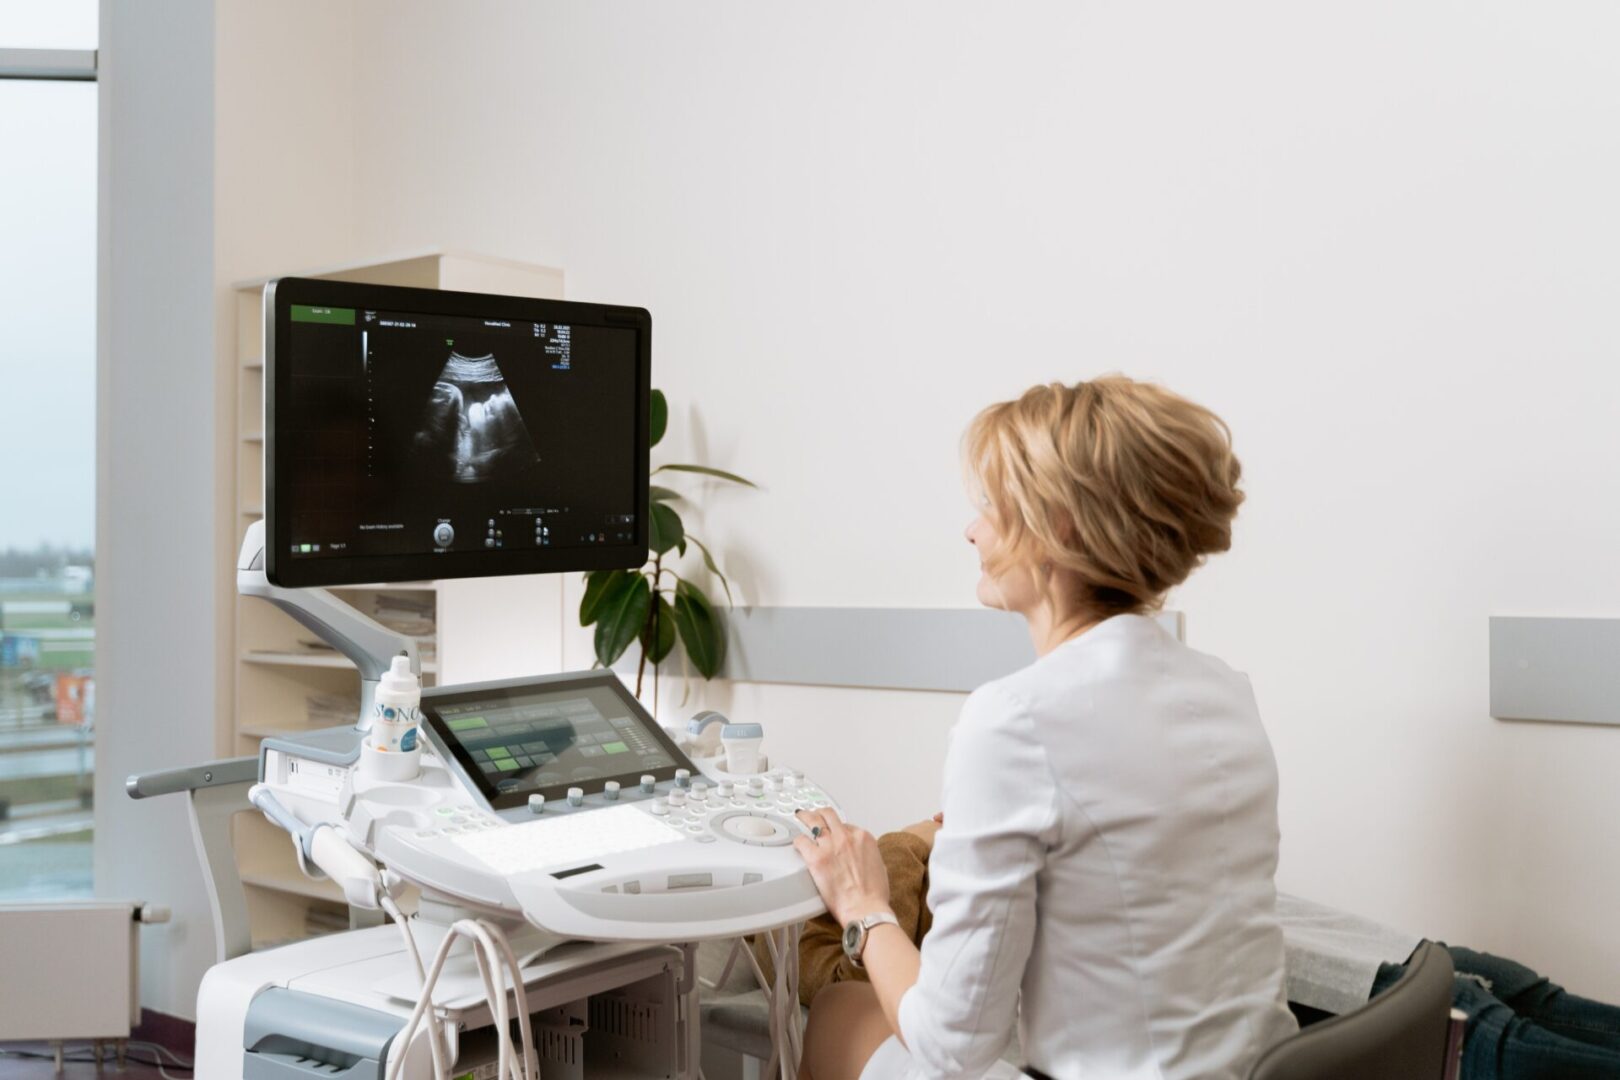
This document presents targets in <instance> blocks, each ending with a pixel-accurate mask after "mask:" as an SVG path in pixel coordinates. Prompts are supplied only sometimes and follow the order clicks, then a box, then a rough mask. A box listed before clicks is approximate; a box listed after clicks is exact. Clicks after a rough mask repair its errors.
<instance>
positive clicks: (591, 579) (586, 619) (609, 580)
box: [579, 570, 630, 626]
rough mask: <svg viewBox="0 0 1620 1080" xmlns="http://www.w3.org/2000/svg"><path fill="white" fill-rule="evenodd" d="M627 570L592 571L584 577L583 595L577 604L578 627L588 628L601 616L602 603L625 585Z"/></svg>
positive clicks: (628, 573) (628, 574) (627, 576)
mask: <svg viewBox="0 0 1620 1080" xmlns="http://www.w3.org/2000/svg"><path fill="white" fill-rule="evenodd" d="M629 577H630V571H629V570H592V571H591V572H590V573H588V574H586V575H585V595H584V597H583V598H582V599H581V600H580V602H579V625H581V626H589V625H591V624H592V623H593V622H595V621H596V620H597V619H598V618H600V617H601V615H602V603H603V601H604V600H606V599H607V598H608V597H609V596H610V595H611V594H612V593H613V592H614V591H615V590H617V589H618V588H620V587H622V586H624V585H625V584H627V579H628V578H629Z"/></svg>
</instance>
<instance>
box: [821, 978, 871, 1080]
mask: <svg viewBox="0 0 1620 1080" xmlns="http://www.w3.org/2000/svg"><path fill="white" fill-rule="evenodd" d="M893 1034H894V1031H893V1030H891V1029H890V1027H889V1021H888V1018H887V1017H885V1016H884V1015H883V1006H881V1005H879V1004H878V999H877V992H876V991H874V990H873V989H872V984H871V983H864V982H841V983H833V984H832V985H831V986H828V987H827V988H826V989H824V990H822V991H821V993H819V994H817V995H816V1000H815V1002H814V1004H812V1005H811V1006H810V1023H809V1025H808V1026H807V1027H806V1028H805V1030H804V1060H803V1061H802V1062H800V1063H799V1077H800V1080H856V1078H857V1077H859V1076H860V1075H861V1070H862V1069H864V1068H866V1063H867V1062H868V1061H870V1060H871V1058H872V1055H873V1054H875V1053H876V1052H877V1048H878V1047H879V1046H881V1045H882V1044H883V1040H884V1039H887V1038H888V1037H889V1036H890V1035H893Z"/></svg>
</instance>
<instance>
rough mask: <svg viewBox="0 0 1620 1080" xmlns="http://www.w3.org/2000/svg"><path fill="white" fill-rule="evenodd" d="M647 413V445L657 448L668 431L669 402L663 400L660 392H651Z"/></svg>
mask: <svg viewBox="0 0 1620 1080" xmlns="http://www.w3.org/2000/svg"><path fill="white" fill-rule="evenodd" d="M649 406H650V408H649V409H648V413H647V445H648V446H649V447H652V446H657V445H658V443H659V440H661V439H662V438H663V437H664V432H665V431H667V430H669V402H668V401H667V400H666V399H665V398H664V392H663V391H662V390H654V391H653V392H652V400H651V401H650V402H649Z"/></svg>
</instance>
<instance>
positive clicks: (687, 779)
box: [675, 769, 692, 788]
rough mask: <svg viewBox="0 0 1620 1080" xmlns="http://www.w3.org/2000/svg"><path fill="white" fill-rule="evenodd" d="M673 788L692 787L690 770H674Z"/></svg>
mask: <svg viewBox="0 0 1620 1080" xmlns="http://www.w3.org/2000/svg"><path fill="white" fill-rule="evenodd" d="M675 786H676V787H678V788H686V787H691V786H692V770H691V769H676V770H675Z"/></svg>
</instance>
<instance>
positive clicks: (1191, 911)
mask: <svg viewBox="0 0 1620 1080" xmlns="http://www.w3.org/2000/svg"><path fill="white" fill-rule="evenodd" d="M943 803H944V811H945V824H944V826H943V827H942V828H941V829H940V831H939V834H938V838H937V840H936V841H935V846H934V852H933V857H932V859H931V862H930V867H929V874H930V878H931V886H930V888H929V893H928V903H929V907H930V908H931V909H932V911H933V916H934V924H933V929H932V930H931V931H930V932H929V934H928V937H927V938H926V939H925V940H924V942H923V947H922V970H921V973H920V975H919V978H918V981H917V984H916V986H914V987H912V989H911V990H909V991H908V992H907V993H906V995H905V996H904V998H902V999H901V1003H900V1031H901V1034H902V1035H903V1036H904V1038H905V1047H901V1046H900V1044H899V1043H897V1042H895V1041H894V1040H893V1039H891V1040H890V1041H889V1042H888V1043H886V1044H884V1046H883V1048H882V1049H881V1050H880V1051H879V1053H878V1054H877V1055H876V1056H875V1057H874V1058H873V1059H872V1061H871V1063H870V1064H869V1065H868V1068H867V1073H866V1075H868V1076H873V1077H876V1076H888V1075H905V1076H928V1077H980V1076H983V1075H985V1073H986V1072H987V1071H988V1070H990V1069H991V1067H992V1066H994V1065H995V1064H996V1061H997V1058H998V1056H999V1055H1000V1054H1001V1053H1002V1052H1003V1051H1004V1050H1005V1049H1006V1047H1007V1044H1008V1041H1009V1039H1010V1037H1011V1035H1012V1033H1013V1030H1014V1025H1015V1024H1017V1025H1018V1026H1019V1032H1020V1034H1021V1036H1022V1041H1023V1048H1024V1060H1025V1061H1027V1062H1028V1063H1029V1064H1030V1065H1033V1066H1034V1067H1036V1068H1038V1069H1040V1070H1042V1071H1043V1072H1045V1073H1047V1074H1048V1075H1050V1076H1052V1077H1054V1078H1058V1080H1082V1078H1093V1077H1095V1078H1107V1080H1138V1078H1141V1080H1146V1078H1150V1077H1151V1078H1153V1080H1184V1078H1185V1080H1192V1078H1194V1077H1196V1078H1199V1080H1241V1078H1243V1077H1245V1076H1247V1075H1248V1071H1249V1068H1250V1067H1251V1066H1252V1065H1253V1064H1254V1062H1255V1061H1256V1060H1257V1059H1258V1058H1259V1056H1260V1054H1261V1053H1262V1052H1263V1051H1264V1050H1265V1049H1266V1048H1267V1047H1269V1046H1271V1045H1272V1044H1273V1043H1275V1042H1277V1041H1278V1040H1280V1039H1282V1038H1283V1037H1285V1036H1287V1035H1289V1034H1291V1033H1292V1032H1293V1031H1294V1030H1295V1023H1294V1019H1293V1016H1292V1014H1290V1013H1289V1011H1288V1007H1287V1004H1286V1001H1285V998H1284V992H1283V938H1282V933H1281V931H1280V930H1279V928H1278V925H1277V916H1276V891H1275V887H1274V885H1273V875H1274V873H1275V871H1276V868H1277V845H1278V830H1277V769H1276V763H1275V760H1274V759H1273V757H1272V752H1271V745H1270V743H1269V742H1268V741H1267V739H1266V733H1265V730H1264V729H1263V728H1262V727H1261V724H1260V717H1259V713H1258V712H1257V710H1256V708H1255V702H1254V695H1253V692H1252V690H1251V688H1250V686H1249V680H1248V678H1247V677H1246V676H1244V675H1241V674H1239V673H1238V672H1235V671H1233V670H1232V669H1231V668H1229V667H1227V666H1226V665H1225V664H1223V663H1221V662H1220V661H1219V660H1216V659H1214V658H1212V657H1208V656H1205V655H1203V654H1201V653H1197V652H1194V651H1193V650H1191V649H1189V648H1187V647H1186V646H1185V645H1182V644H1181V643H1179V642H1178V641H1176V640H1175V638H1173V637H1172V636H1171V635H1169V634H1167V633H1166V632H1165V631H1164V630H1163V629H1162V628H1161V627H1160V626H1159V625H1158V624H1157V623H1156V622H1154V621H1153V620H1152V619H1149V618H1144V617H1141V616H1134V615H1124V616H1118V617H1116V618H1113V619H1109V620H1107V621H1106V622H1104V623H1102V624H1100V625H1098V626H1096V627H1094V628H1092V629H1091V630H1089V631H1087V632H1086V633H1084V634H1082V635H1081V636H1079V637H1077V638H1075V639H1073V640H1071V641H1068V642H1066V643H1064V644H1063V645H1061V646H1059V647H1058V648H1056V649H1054V650H1053V651H1052V652H1051V653H1049V654H1048V655H1046V656H1044V657H1042V658H1041V659H1040V660H1038V661H1036V662H1035V663H1034V664H1032V665H1030V666H1029V667H1027V668H1025V669H1023V670H1022V671H1019V672H1017V673H1015V674H1013V675H1010V676H1008V677H1007V678H1004V679H1000V680H997V681H996V682H993V683H990V684H988V685H986V686H984V687H981V688H980V689H979V690H978V691H976V692H975V693H974V694H973V695H972V696H971V697H969V699H968V701H967V704H966V706H965V707H964V708H963V710H962V716H961V719H960V720H959V721H958V722H957V725H956V727H955V728H954V729H953V731H952V733H951V743H950V749H949V753H948V754H947V756H946V765H945V783H944V798H943ZM1020 991H1021V992H1022V1009H1021V1010H1020Z"/></svg>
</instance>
